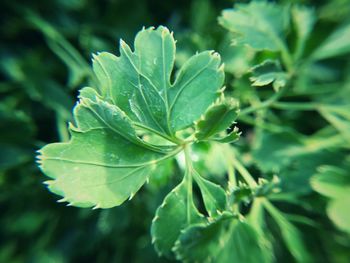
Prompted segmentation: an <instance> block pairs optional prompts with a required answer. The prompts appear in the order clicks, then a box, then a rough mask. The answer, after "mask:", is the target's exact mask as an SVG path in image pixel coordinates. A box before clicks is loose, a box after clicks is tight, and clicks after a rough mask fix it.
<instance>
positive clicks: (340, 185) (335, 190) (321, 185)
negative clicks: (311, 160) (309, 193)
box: [310, 166, 350, 198]
mask: <svg viewBox="0 0 350 263" xmlns="http://www.w3.org/2000/svg"><path fill="white" fill-rule="evenodd" d="M310 183H311V186H312V188H313V189H314V190H315V191H317V192H319V193H320V194H322V195H325V196H327V197H329V198H340V197H341V196H346V195H347V193H349V191H350V176H349V175H348V174H346V171H345V170H343V169H341V168H338V167H335V166H322V167H320V168H319V172H318V174H316V175H314V176H313V177H312V178H311V181H310Z"/></svg>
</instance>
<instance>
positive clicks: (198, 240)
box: [174, 213, 267, 263]
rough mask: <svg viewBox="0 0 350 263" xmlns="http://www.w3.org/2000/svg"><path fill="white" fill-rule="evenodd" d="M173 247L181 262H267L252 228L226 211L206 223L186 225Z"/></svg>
mask: <svg viewBox="0 0 350 263" xmlns="http://www.w3.org/2000/svg"><path fill="white" fill-rule="evenodd" d="M247 248H249V249H248V250H247ZM174 250H175V252H176V255H177V259H179V260H182V261H184V262H219V263H230V262H245V263H255V262H256V263H257V262H267V261H266V258H265V257H264V256H263V252H262V248H261V246H260V244H259V241H258V239H257V233H256V232H255V231H254V229H253V228H252V227H251V226H250V225H248V224H247V223H245V222H239V221H238V220H237V219H235V218H233V216H232V215H230V214H227V213H225V214H224V215H223V216H222V217H221V218H219V219H218V220H216V221H215V222H213V223H211V224H209V225H194V226H191V227H189V228H187V229H186V230H185V231H184V232H183V233H181V235H180V237H179V239H178V241H177V242H176V246H175V249H174Z"/></svg>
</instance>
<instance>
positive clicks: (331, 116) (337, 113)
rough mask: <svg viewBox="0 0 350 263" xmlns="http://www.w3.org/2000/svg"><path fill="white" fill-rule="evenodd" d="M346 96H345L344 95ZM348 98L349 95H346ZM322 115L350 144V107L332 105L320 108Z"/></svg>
mask: <svg viewBox="0 0 350 263" xmlns="http://www.w3.org/2000/svg"><path fill="white" fill-rule="evenodd" d="M344 95H345V94H344ZM345 96H346V97H347V95H345ZM319 112H320V114H321V115H322V116H323V117H324V118H325V119H326V120H327V121H328V122H329V123H330V124H331V125H332V126H333V127H334V128H336V129H337V130H338V131H339V133H340V134H342V135H343V137H344V139H345V140H347V141H348V143H350V113H349V105H348V104H347V105H334V106H333V105H330V106H329V107H328V106H323V107H320V108H319Z"/></svg>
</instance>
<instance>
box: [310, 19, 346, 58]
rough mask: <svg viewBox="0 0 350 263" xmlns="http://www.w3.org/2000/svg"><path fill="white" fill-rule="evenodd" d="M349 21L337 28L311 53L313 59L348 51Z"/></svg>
mask: <svg viewBox="0 0 350 263" xmlns="http://www.w3.org/2000/svg"><path fill="white" fill-rule="evenodd" d="M349 35H350V23H348V24H344V25H343V26H341V27H339V28H337V29H336V30H335V31H334V32H333V33H332V34H331V35H330V36H329V37H328V38H327V39H326V40H325V41H324V42H323V43H322V44H321V45H320V46H319V47H318V48H317V49H316V50H315V51H314V53H313V54H312V55H311V57H312V58H313V59H326V58H331V57H335V56H341V55H344V54H346V53H349V52H350V38H349Z"/></svg>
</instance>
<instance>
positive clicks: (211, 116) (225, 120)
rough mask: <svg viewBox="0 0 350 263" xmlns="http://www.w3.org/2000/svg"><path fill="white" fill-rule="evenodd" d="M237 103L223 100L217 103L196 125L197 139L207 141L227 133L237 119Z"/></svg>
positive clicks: (231, 100)
mask: <svg viewBox="0 0 350 263" xmlns="http://www.w3.org/2000/svg"><path fill="white" fill-rule="evenodd" d="M237 115H238V110H237V102H236V101H235V100H234V99H231V98H230V99H229V98H226V99H225V98H221V99H220V100H218V101H217V102H215V103H214V104H213V105H212V106H211V107H210V108H209V109H208V110H207V111H206V112H205V114H204V115H203V116H202V118H201V119H200V120H199V121H198V122H197V124H196V130H197V131H196V134H195V136H196V138H197V139H198V140H205V139H209V140H210V138H211V137H213V136H215V135H216V134H217V133H219V132H222V131H225V130H226V129H228V128H229V127H230V126H231V125H232V124H234V123H235V122H234V120H235V119H236V118H237Z"/></svg>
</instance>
